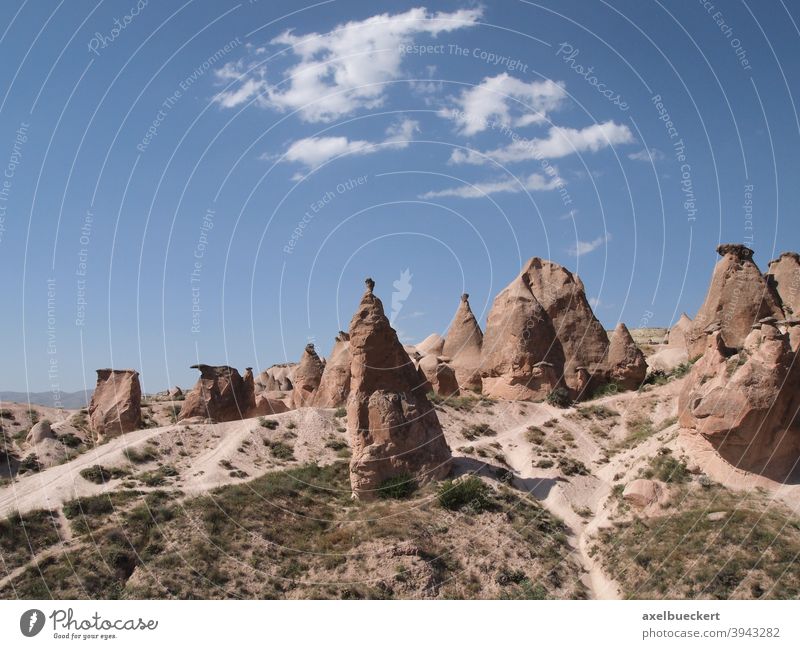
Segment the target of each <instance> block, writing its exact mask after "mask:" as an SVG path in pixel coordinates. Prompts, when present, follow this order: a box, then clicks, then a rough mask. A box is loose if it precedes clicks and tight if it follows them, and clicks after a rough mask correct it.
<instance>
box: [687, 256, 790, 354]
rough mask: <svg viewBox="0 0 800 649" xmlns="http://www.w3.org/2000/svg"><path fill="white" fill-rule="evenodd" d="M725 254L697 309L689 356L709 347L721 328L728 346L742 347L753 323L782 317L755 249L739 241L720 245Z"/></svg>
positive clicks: (773, 289) (777, 298) (774, 293)
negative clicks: (714, 335)
mask: <svg viewBox="0 0 800 649" xmlns="http://www.w3.org/2000/svg"><path fill="white" fill-rule="evenodd" d="M717 253H719V254H720V255H721V256H722V259H720V260H719V261H718V262H717V265H716V266H715V267H714V274H713V276H712V278H711V286H709V289H708V293H707V294H706V299H705V301H704V302H703V306H701V307H700V311H698V312H697V315H696V316H695V319H694V322H693V323H692V329H691V334H690V335H689V357H690V358H696V357H697V356H700V355H701V354H703V352H704V351H705V348H706V338H707V336H708V335H709V334H710V333H712V332H713V331H716V330H719V331H720V332H721V333H722V339H723V340H724V341H725V344H726V345H727V346H729V347H735V348H737V349H740V348H741V347H742V345H743V344H744V339H745V338H746V337H747V334H749V333H750V330H751V328H752V326H753V325H754V324H755V323H757V322H758V321H759V320H761V319H762V318H766V317H774V318H778V319H780V318H782V317H783V310H782V309H781V306H780V298H779V297H778V294H777V292H776V291H775V288H774V287H772V286H771V285H770V284H769V283H768V282H767V280H766V279H765V278H764V276H763V275H761V271H760V270H759V269H758V266H756V264H755V262H754V261H753V251H752V250H750V248H747V247H746V246H742V245H739V244H722V245H720V246H718V247H717Z"/></svg>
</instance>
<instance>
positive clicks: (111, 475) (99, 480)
mask: <svg viewBox="0 0 800 649" xmlns="http://www.w3.org/2000/svg"><path fill="white" fill-rule="evenodd" d="M128 475H130V472H129V471H127V470H125V469H120V468H117V467H114V468H112V469H106V468H105V467H103V466H100V465H99V464H94V465H92V466H90V467H88V468H86V469H83V470H82V471H81V477H82V478H83V479H84V480H88V481H89V482H94V483H95V484H103V483H106V482H108V481H109V480H114V479H117V478H124V477H126V476H128Z"/></svg>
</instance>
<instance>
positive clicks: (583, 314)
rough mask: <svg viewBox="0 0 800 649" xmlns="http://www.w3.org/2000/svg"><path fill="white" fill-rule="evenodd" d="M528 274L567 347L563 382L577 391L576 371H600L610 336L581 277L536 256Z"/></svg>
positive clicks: (525, 270)
mask: <svg viewBox="0 0 800 649" xmlns="http://www.w3.org/2000/svg"><path fill="white" fill-rule="evenodd" d="M523 273H526V274H527V276H528V279H529V284H530V288H531V291H532V292H533V295H534V296H535V297H536V299H537V300H538V301H539V304H541V305H542V306H543V307H544V310H545V311H547V315H548V316H549V317H550V320H551V321H552V323H553V328H554V329H555V333H556V337H557V338H558V340H559V342H560V343H561V347H562V348H563V350H564V381H565V382H566V384H567V387H569V388H570V389H572V390H573V392H575V393H577V389H576V388H577V386H578V384H579V383H581V382H582V381H581V379H580V377H579V376H578V374H577V373H576V369H577V368H579V367H585V368H586V369H587V370H588V371H589V374H590V375H594V374H595V373H596V372H598V371H599V370H600V369H601V367H602V364H603V361H604V360H605V357H606V352H607V350H608V335H607V334H606V330H605V329H604V328H603V325H602V324H600V321H599V320H598V319H597V318H596V317H595V315H594V311H592V307H591V306H590V305H589V301H588V300H587V299H586V290H585V288H584V286H583V282H582V281H581V279H580V277H578V276H577V275H574V274H573V273H572V272H570V271H569V270H567V269H566V268H564V267H563V266H561V265H559V264H556V263H555V262H552V261H548V260H546V259H540V258H539V257H534V258H533V259H531V260H530V261H529V262H528V263H527V265H526V267H525V269H524V270H523Z"/></svg>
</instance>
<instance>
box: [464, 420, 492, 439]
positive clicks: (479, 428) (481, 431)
mask: <svg viewBox="0 0 800 649" xmlns="http://www.w3.org/2000/svg"><path fill="white" fill-rule="evenodd" d="M461 434H462V435H463V436H464V437H466V438H467V439H468V440H473V439H475V438H477V437H485V436H494V435H497V433H496V432H495V431H494V429H493V428H492V427H491V426H490V425H489V424H487V423H480V424H472V425H470V426H465V427H464V428H462V429H461Z"/></svg>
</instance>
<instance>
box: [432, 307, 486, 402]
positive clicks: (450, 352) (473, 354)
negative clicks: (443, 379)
mask: <svg viewBox="0 0 800 649" xmlns="http://www.w3.org/2000/svg"><path fill="white" fill-rule="evenodd" d="M482 346H483V332H482V331H481V328H480V326H479V325H478V321H477V320H476V319H475V316H474V315H473V313H472V309H471V308H470V306H469V294H468V293H464V294H463V295H462V296H461V302H460V303H459V305H458V309H456V314H455V316H454V317H453V322H452V323H451V324H450V329H448V330H447V336H446V337H445V339H444V345H443V346H442V351H441V355H443V356H445V357H446V358H448V359H449V363H450V366H451V367H452V368H453V370H454V371H455V374H456V380H457V381H458V385H459V386H461V387H462V388H464V389H467V390H475V391H477V392H480V390H481V385H482V384H481V348H482Z"/></svg>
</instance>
